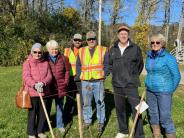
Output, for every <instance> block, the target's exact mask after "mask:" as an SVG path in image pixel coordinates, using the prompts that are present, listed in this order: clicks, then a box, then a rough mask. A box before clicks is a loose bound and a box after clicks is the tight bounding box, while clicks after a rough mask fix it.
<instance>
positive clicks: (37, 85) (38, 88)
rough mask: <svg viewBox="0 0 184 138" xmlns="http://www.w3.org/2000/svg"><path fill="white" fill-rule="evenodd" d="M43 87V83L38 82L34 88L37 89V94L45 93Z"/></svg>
mask: <svg viewBox="0 0 184 138" xmlns="http://www.w3.org/2000/svg"><path fill="white" fill-rule="evenodd" d="M43 86H44V84H43V82H37V83H36V84H35V86H34V87H35V89H36V91H37V92H39V93H42V92H43Z"/></svg>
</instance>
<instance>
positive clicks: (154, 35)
mask: <svg viewBox="0 0 184 138" xmlns="http://www.w3.org/2000/svg"><path fill="white" fill-rule="evenodd" d="M152 39H157V40H159V41H160V42H161V45H162V47H165V46H166V38H165V36H164V35H163V34H153V35H152V36H151V37H150V40H152Z"/></svg>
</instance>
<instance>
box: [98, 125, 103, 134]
mask: <svg viewBox="0 0 184 138" xmlns="http://www.w3.org/2000/svg"><path fill="white" fill-rule="evenodd" d="M103 128H104V124H103V123H99V124H98V132H102V131H103Z"/></svg>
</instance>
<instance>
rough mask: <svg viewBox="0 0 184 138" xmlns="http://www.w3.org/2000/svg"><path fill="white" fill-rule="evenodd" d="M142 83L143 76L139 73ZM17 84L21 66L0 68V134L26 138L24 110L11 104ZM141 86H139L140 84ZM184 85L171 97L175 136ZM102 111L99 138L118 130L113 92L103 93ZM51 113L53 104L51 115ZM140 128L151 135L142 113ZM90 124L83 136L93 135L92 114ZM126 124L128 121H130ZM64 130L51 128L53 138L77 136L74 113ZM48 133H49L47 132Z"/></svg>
mask: <svg viewBox="0 0 184 138" xmlns="http://www.w3.org/2000/svg"><path fill="white" fill-rule="evenodd" d="M141 80H142V82H143V76H141ZM20 84H21V67H0V95H1V98H0V107H1V108H0V137H2V138H26V137H27V135H26V125H27V111H26V110H21V109H17V108H16V106H15V94H16V91H17V90H18V89H19V87H20ZM142 86H143V85H142ZM105 88H106V89H110V90H111V89H112V87H111V83H110V78H107V80H106V82H105ZM139 90H140V93H141V92H142V91H144V87H140V88H139ZM183 91H184V86H180V87H179V88H178V89H177V92H176V93H175V94H174V97H173V110H172V116H173V120H174V123H175V125H176V129H177V138H183V137H184V108H183V106H184V92H183ZM105 102H106V111H107V124H106V126H105V130H104V132H103V133H102V135H101V138H113V137H115V135H116V133H117V132H118V127H117V117H116V113H115V108H114V103H113V94H112V93H107V94H106V99H105ZM54 113H55V108H54V106H53V109H52V115H54ZM143 118H145V119H144V130H145V133H146V138H149V137H151V132H150V128H149V124H148V122H147V118H146V113H144V114H143ZM94 120H95V121H94V122H93V125H92V126H91V127H90V128H89V129H88V130H84V138H96V137H98V136H99V134H98V133H97V131H96V129H97V121H96V118H95V114H94ZM129 124H130V126H131V125H132V121H130V123H129ZM66 129H67V132H66V133H65V134H62V135H61V134H60V133H59V132H58V131H57V130H56V129H55V128H54V134H55V135H56V137H57V138H61V137H66V138H76V137H79V132H78V122H77V115H76V116H74V119H73V122H72V123H70V124H68V125H67V126H66ZM47 134H48V135H49V137H51V136H50V134H49V132H48V133H47Z"/></svg>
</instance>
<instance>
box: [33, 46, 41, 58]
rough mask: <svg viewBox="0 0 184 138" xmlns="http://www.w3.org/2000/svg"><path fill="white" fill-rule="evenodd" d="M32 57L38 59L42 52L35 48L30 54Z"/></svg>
mask: <svg viewBox="0 0 184 138" xmlns="http://www.w3.org/2000/svg"><path fill="white" fill-rule="evenodd" d="M32 56H33V58H34V59H40V58H41V56H42V52H41V50H40V49H39V48H35V49H34V50H33V52H32Z"/></svg>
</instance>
